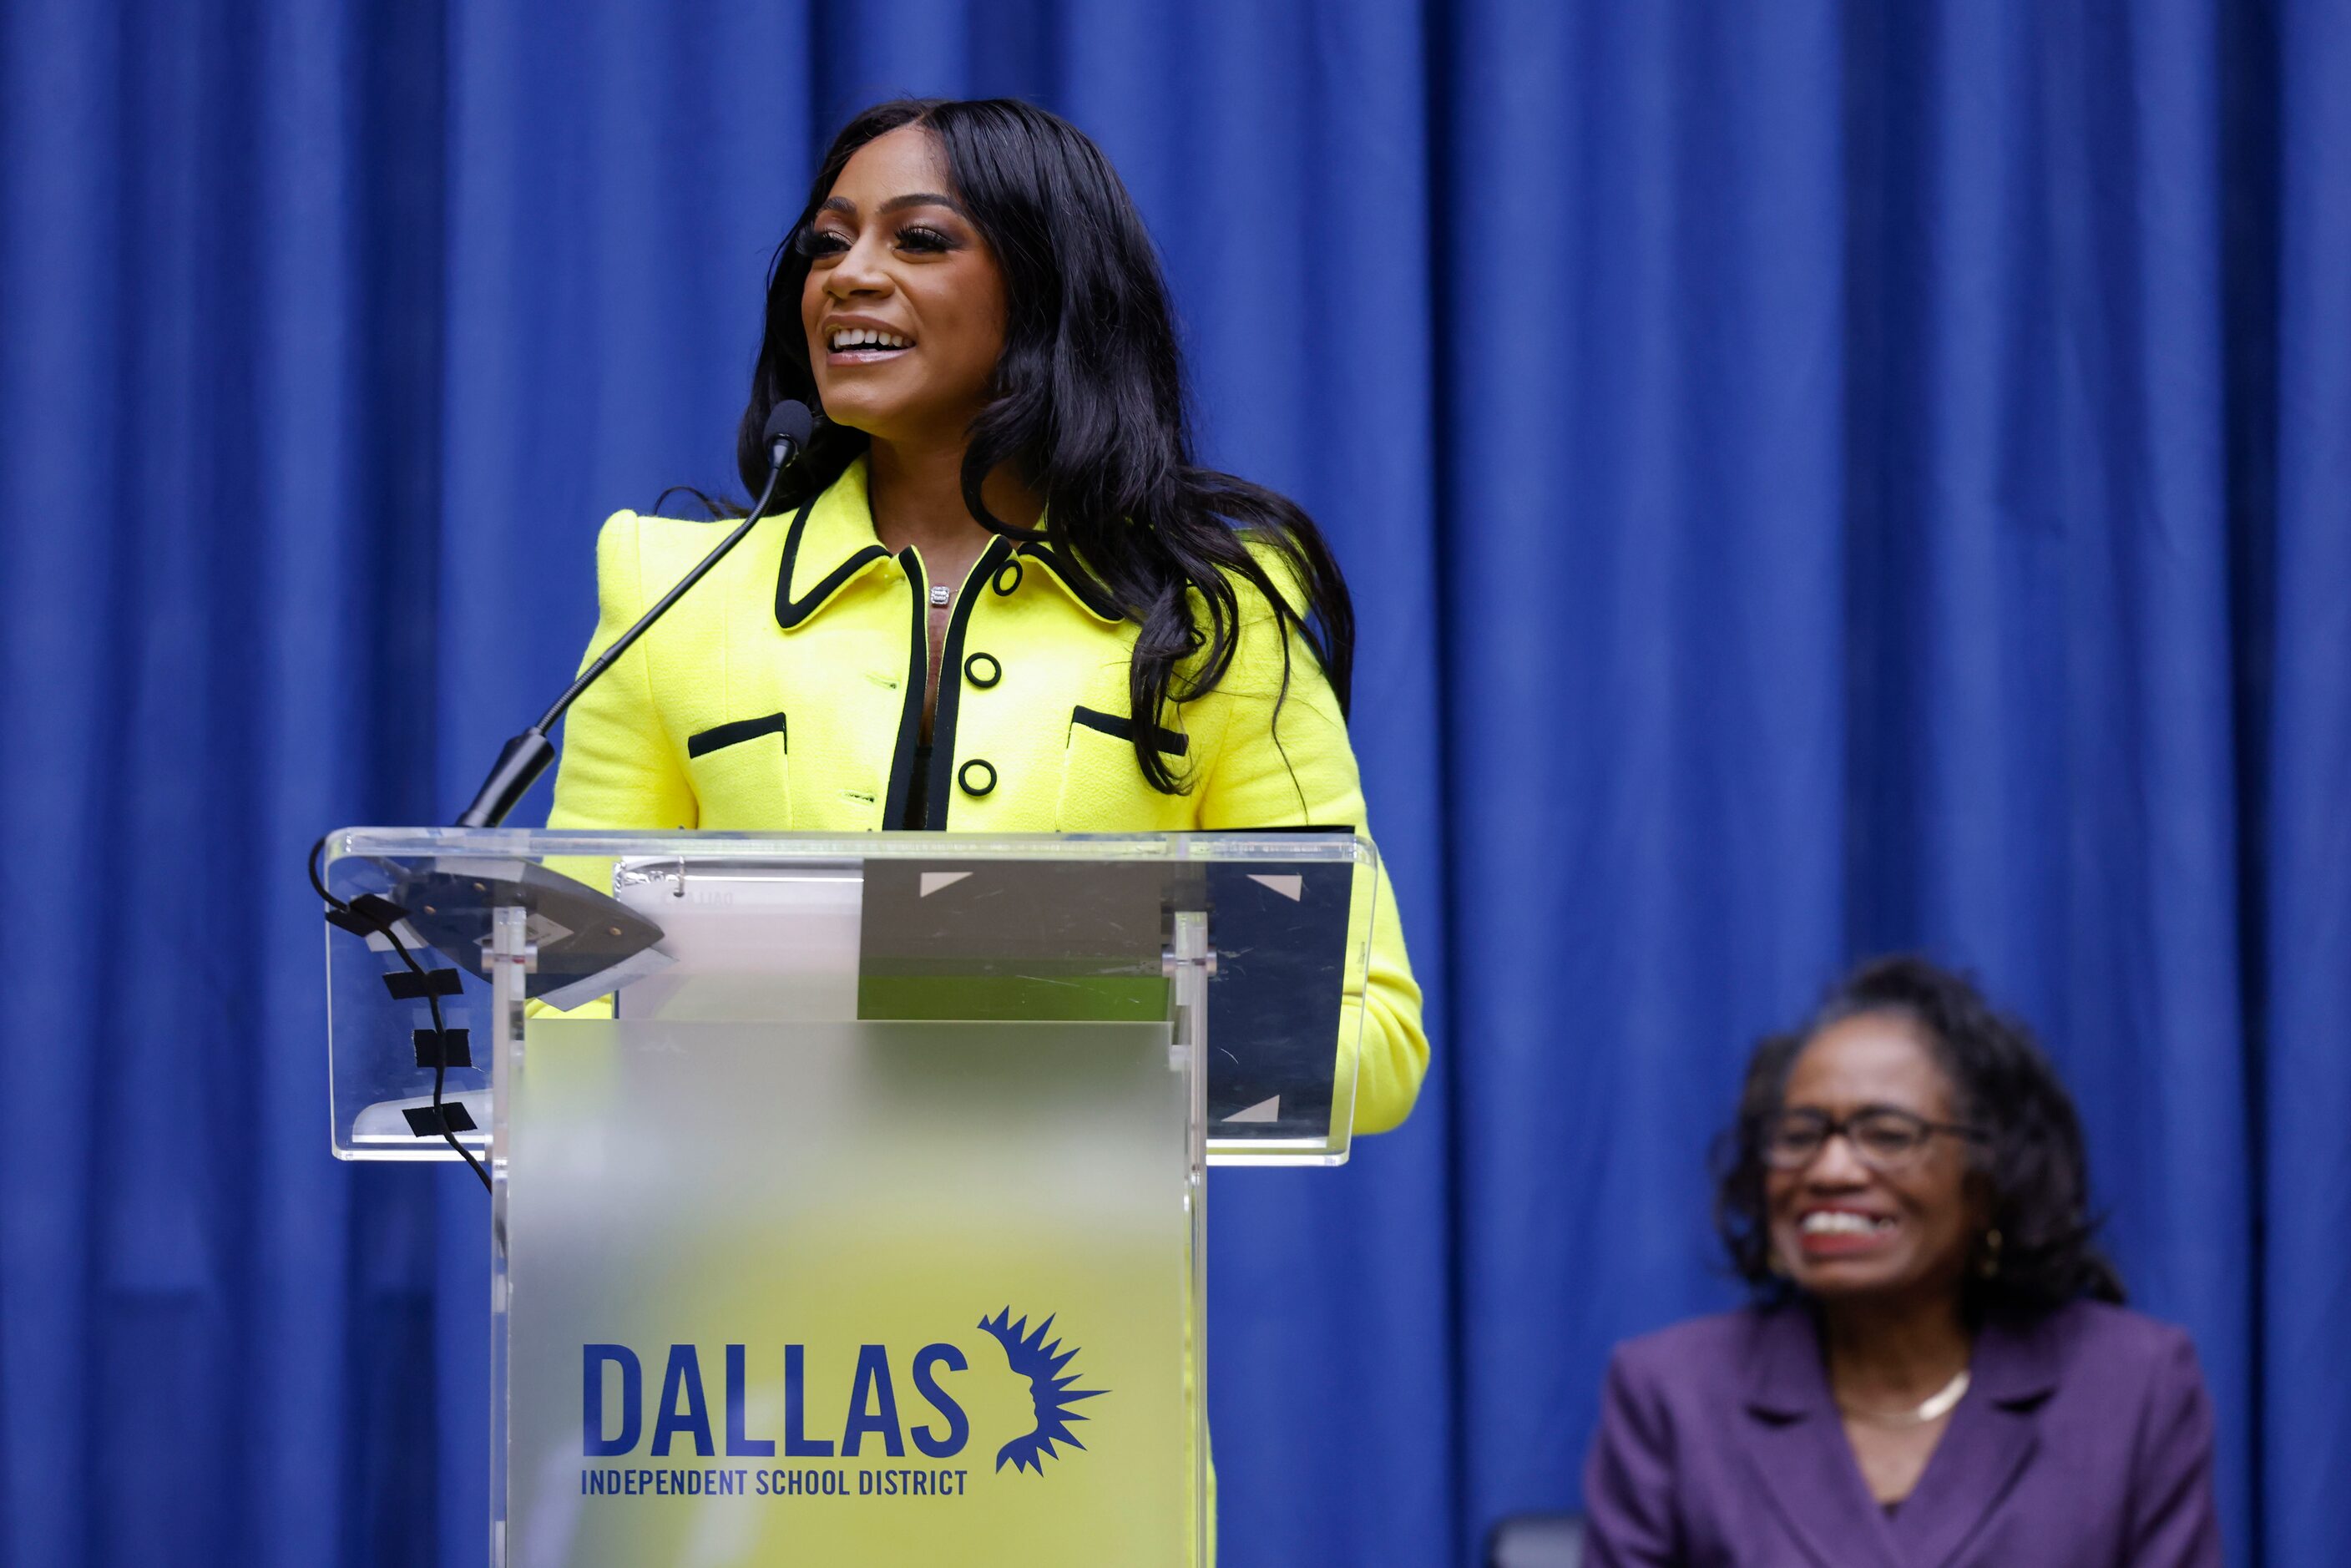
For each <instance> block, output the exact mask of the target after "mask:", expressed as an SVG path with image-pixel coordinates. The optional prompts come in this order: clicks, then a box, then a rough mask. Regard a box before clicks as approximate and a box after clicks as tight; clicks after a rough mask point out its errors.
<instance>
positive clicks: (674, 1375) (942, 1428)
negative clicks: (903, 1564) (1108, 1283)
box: [580, 1306, 1110, 1497]
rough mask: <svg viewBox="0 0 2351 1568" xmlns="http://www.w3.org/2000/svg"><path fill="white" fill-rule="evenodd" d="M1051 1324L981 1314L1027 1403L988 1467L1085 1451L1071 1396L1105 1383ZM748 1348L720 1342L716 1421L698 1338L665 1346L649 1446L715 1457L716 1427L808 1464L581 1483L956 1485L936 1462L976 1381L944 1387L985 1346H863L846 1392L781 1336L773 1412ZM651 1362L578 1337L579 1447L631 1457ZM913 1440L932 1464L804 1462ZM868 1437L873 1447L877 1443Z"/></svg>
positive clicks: (662, 1487)
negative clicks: (902, 1397) (856, 1467)
mask: <svg viewBox="0 0 2351 1568" xmlns="http://www.w3.org/2000/svg"><path fill="white" fill-rule="evenodd" d="M1053 1322H1054V1320H1053V1318H1052V1317H1051V1316H1050V1315H1049V1316H1047V1317H1046V1318H1045V1319H1044V1320H1043V1321H1041V1322H1039V1323H1038V1324H1037V1326H1036V1327H1034V1328H1030V1327H1029V1320H1028V1319H1027V1318H1026V1317H1020V1318H1015V1317H1014V1316H1013V1315H1012V1309H1011V1308H1010V1307H1009V1306H1007V1307H1005V1308H1004V1309H1003V1310H1001V1311H1000V1312H997V1313H996V1314H995V1315H994V1316H992V1317H984V1318H982V1319H980V1320H979V1323H978V1325H977V1326H978V1328H979V1331H980V1332H981V1333H985V1334H986V1335H987V1337H988V1338H989V1339H990V1340H992V1341H994V1342H995V1343H996V1344H997V1345H998V1347H1000V1348H1001V1350H1002V1352H1003V1355H1004V1368H1005V1372H1006V1373H1008V1374H1009V1375H1012V1376H1015V1377H1018V1378H1020V1379H1022V1380H1023V1381H1024V1382H1025V1383H1026V1385H1027V1394H1028V1406H1029V1410H1030V1412H1031V1420H1030V1423H1029V1428H1028V1430H1026V1431H1024V1432H1021V1433H1020V1434H1019V1435H1018V1436H1016V1437H1012V1438H1010V1439H1008V1441H1006V1442H1005V1443H1004V1444H1003V1445H1002V1446H1001V1447H999V1448H998V1449H997V1450H996V1467H995V1468H996V1469H998V1470H999V1471H1000V1470H1002V1469H1004V1467H1005V1466H1006V1465H1008V1464H1009V1465H1010V1466H1011V1467H1012V1468H1013V1469H1014V1470H1015V1471H1022V1470H1026V1471H1029V1472H1031V1473H1033V1474H1036V1475H1040V1476H1041V1475H1043V1474H1044V1473H1045V1461H1046V1460H1047V1459H1059V1458H1065V1457H1066V1456H1064V1455H1063V1454H1062V1453H1061V1448H1064V1447H1066V1448H1078V1449H1083V1448H1085V1444H1083V1443H1082V1442H1080V1441H1079V1440H1078V1437H1077V1434H1076V1433H1075V1432H1074V1431H1073V1430H1071V1425H1072V1423H1074V1422H1079V1421H1082V1420H1084V1419H1085V1418H1086V1416H1085V1413H1084V1412H1083V1411H1081V1410H1079V1409H1077V1408H1075V1406H1077V1405H1078V1404H1079V1403H1080V1402H1081V1401H1083V1400H1088V1399H1099V1398H1101V1397H1102V1396H1103V1395H1105V1394H1107V1393H1108V1392H1110V1391H1109V1390H1108V1389H1103V1388H1081V1387H1079V1386H1078V1384H1079V1382H1080V1380H1081V1376H1082V1375H1081V1373H1079V1372H1077V1371H1076V1370H1074V1369H1073V1368H1072V1365H1071V1364H1072V1363H1073V1362H1074V1361H1075V1360H1076V1359H1077V1356H1078V1353H1079V1349H1080V1347H1078V1346H1076V1345H1071V1346H1069V1347H1068V1348H1067V1349H1064V1348H1063V1346H1062V1342H1061V1340H1060V1339H1057V1338H1054V1337H1052V1329H1053ZM752 1348H753V1347H750V1346H747V1345H741V1344H730V1345H726V1346H725V1347H724V1348H723V1351H722V1353H721V1354H722V1356H723V1361H724V1364H725V1367H726V1386H725V1398H724V1400H723V1402H722V1404H721V1406H720V1410H719V1412H718V1414H719V1416H720V1418H721V1423H723V1425H718V1424H714V1423H713V1421H712V1419H711V1415H712V1412H711V1400H710V1399H709V1397H708V1396H707V1394H706V1393H705V1386H704V1381H703V1360H702V1347H700V1346H698V1345H691V1344H673V1345H669V1346H667V1347H666V1353H665V1355H664V1357H663V1362H662V1365H663V1370H662V1375H661V1388H660V1394H659V1396H658V1398H657V1400H656V1402H655V1404H654V1407H653V1421H652V1422H651V1423H650V1425H651V1427H652V1434H651V1441H650V1442H649V1443H647V1444H646V1457H647V1458H654V1459H667V1458H672V1457H673V1455H674V1454H675V1455H677V1456H678V1457H683V1455H684V1452H686V1451H688V1450H687V1449H686V1445H688V1444H691V1445H692V1447H691V1450H690V1451H691V1452H692V1453H693V1454H694V1455H695V1457H696V1458H705V1459H707V1458H717V1457H718V1454H719V1448H720V1433H721V1432H723V1434H724V1444H725V1455H726V1458H758V1459H772V1458H776V1457H777V1456H778V1454H779V1453H780V1455H781V1457H782V1458H784V1459H786V1460H797V1461H802V1463H801V1464H800V1465H799V1466H798V1467H796V1468H793V1469H756V1470H755V1469H690V1470H675V1469H662V1470H656V1469H647V1468H634V1469H632V1468H630V1467H628V1466H626V1465H620V1466H611V1467H600V1468H597V1469H589V1470H585V1471H583V1472H582V1473H581V1476H580V1490H581V1491H582V1492H583V1493H586V1494H588V1495H590V1496H599V1495H613V1494H620V1495H627V1496H635V1495H639V1494H641V1493H653V1494H656V1495H677V1494H681V1493H683V1494H685V1495H703V1496H712V1495H717V1496H724V1495H733V1494H737V1493H750V1494H753V1495H758V1496H794V1497H797V1496H803V1495H806V1496H826V1495H829V1496H848V1495H852V1492H853V1493H854V1494H855V1495H859V1496H898V1495H933V1496H958V1497H959V1496H962V1495H964V1491H965V1483H966V1479H967V1472H966V1471H964V1470H960V1469H942V1468H938V1466H937V1462H938V1461H942V1460H949V1459H953V1458H956V1457H957V1456H959V1455H960V1454H961V1453H962V1452H963V1450H964V1448H965V1446H966V1445H967V1443H968V1442H969V1441H970V1438H971V1419H970V1416H969V1415H968V1414H967V1411H966V1409H965V1401H966V1400H967V1399H969V1398H970V1397H971V1395H972V1393H975V1392H977V1390H976V1389H971V1388H969V1386H968V1385H965V1387H966V1389H967V1391H966V1392H965V1394H964V1397H963V1398H961V1399H959V1398H957V1397H956V1387H955V1386H951V1385H950V1384H951V1380H952V1381H953V1382H954V1383H955V1384H961V1382H962V1377H963V1376H964V1375H985V1374H987V1372H988V1369H989V1364H991V1363H992V1362H993V1360H994V1357H993V1355H990V1354H977V1353H975V1354H972V1355H968V1356H967V1354H965V1352H964V1349H963V1348H962V1347H961V1346H958V1345H956V1344H954V1343H949V1342H946V1341H940V1342H937V1343H931V1344H926V1345H924V1346H923V1347H921V1348H920V1349H919V1350H916V1351H915V1352H914V1354H913V1355H911V1356H908V1357H904V1358H903V1359H902V1358H900V1357H899V1356H897V1355H895V1354H893V1353H892V1350H891V1348H890V1347H889V1346H888V1345H882V1344H865V1345H860V1346H859V1347H858V1350H857V1363H856V1369H855V1371H854V1372H853V1373H852V1374H851V1375H850V1380H849V1385H848V1387H847V1389H846V1390H845V1397H836V1398H826V1397H824V1391H823V1390H822V1389H820V1388H812V1387H811V1386H810V1380H809V1377H808V1353H807V1347H806V1346H805V1345H799V1344H787V1345H785V1346H783V1347H782V1355H781V1358H780V1359H781V1362H782V1367H781V1370H782V1374H783V1376H782V1379H781V1394H782V1399H781V1409H780V1411H778V1409H777V1408H776V1403H775V1399H774V1393H773V1392H772V1390H773V1387H774V1385H773V1384H772V1383H770V1385H769V1390H768V1391H767V1392H765V1394H764V1397H758V1396H755V1390H754V1386H753V1385H752V1382H751V1371H752V1364H753V1356H752V1354H751V1351H752ZM648 1359H651V1358H649V1357H640V1356H639V1355H638V1354H637V1353H636V1352H635V1351H634V1350H633V1349H632V1348H631V1347H629V1346H627V1345H624V1344H587V1345H582V1346H581V1347H580V1452H581V1454H582V1456H583V1457H585V1458H591V1459H621V1458H628V1457H633V1456H634V1455H635V1454H636V1452H637V1448H638V1445H639V1443H640V1442H641V1441H643V1439H644V1437H645V1428H646V1427H647V1425H648V1423H647V1422H646V1421H645V1419H644V1415H645V1410H644V1392H645V1388H646V1385H647V1380H646V1378H645V1376H644V1364H645V1361H646V1360H648ZM762 1359H764V1358H762ZM770 1365H771V1366H772V1365H773V1364H772V1363H770ZM902 1366H903V1367H904V1369H905V1370H904V1375H903V1376H902V1375H900V1373H899V1371H898V1369H899V1368H900V1367H902ZM901 1389H904V1390H906V1391H907V1392H908V1395H909V1400H908V1405H907V1408H906V1416H905V1417H904V1418H902V1416H901V1414H900V1401H899V1393H900V1390H901ZM609 1395H617V1398H609V1397H608V1396H609ZM915 1401H919V1402H920V1403H919V1404H916V1403H914V1402H915ZM925 1406H927V1408H925ZM835 1411H838V1412H840V1416H839V1418H838V1419H837V1420H835V1419H832V1418H830V1417H831V1413H832V1412H835ZM778 1417H780V1420H778ZM778 1426H780V1428H781V1430H780V1432H779V1433H778V1434H777V1435H774V1436H770V1435H768V1434H769V1433H774V1432H776V1428H777V1427H778ZM754 1427H766V1428H767V1430H766V1431H755V1430H754ZM835 1434H838V1436H835ZM910 1440H911V1442H912V1443H913V1445H914V1448H915V1449H916V1450H918V1451H919V1453H920V1454H921V1456H922V1457H923V1458H925V1459H927V1460H930V1461H932V1462H933V1463H932V1465H930V1466H928V1467H925V1468H921V1469H911V1470H907V1469H882V1470H878V1471H876V1470H870V1469H869V1470H860V1471H857V1472H854V1474H855V1477H856V1479H855V1480H854V1482H853V1483H852V1479H851V1476H852V1471H851V1470H850V1469H849V1468H848V1467H845V1466H841V1465H839V1464H837V1463H836V1464H831V1465H820V1466H811V1465H809V1464H807V1463H806V1461H810V1460H819V1461H822V1460H838V1459H862V1460H865V1461H867V1462H869V1463H870V1462H872V1461H873V1460H875V1459H878V1458H881V1457H882V1455H887V1456H888V1457H889V1458H905V1457H906V1449H907V1444H908V1442H909V1441H910ZM876 1444H878V1445H879V1447H880V1449H881V1454H875V1453H873V1452H872V1448H873V1446H874V1445H876Z"/></svg>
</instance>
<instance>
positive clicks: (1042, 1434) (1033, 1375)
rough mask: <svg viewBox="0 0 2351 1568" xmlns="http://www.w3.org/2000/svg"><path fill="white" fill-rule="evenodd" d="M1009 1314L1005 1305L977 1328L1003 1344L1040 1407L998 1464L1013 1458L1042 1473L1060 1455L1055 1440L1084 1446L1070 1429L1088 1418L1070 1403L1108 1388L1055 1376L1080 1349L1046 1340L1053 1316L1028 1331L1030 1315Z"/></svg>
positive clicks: (1000, 1455) (999, 1455) (1072, 1377)
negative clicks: (1030, 1425) (1076, 1385)
mask: <svg viewBox="0 0 2351 1568" xmlns="http://www.w3.org/2000/svg"><path fill="white" fill-rule="evenodd" d="M1011 1318H1012V1309H1011V1308H1010V1307H1007V1308H1005V1309H1004V1310H1003V1311H1002V1312H998V1313H997V1314H996V1315H995V1316H994V1317H992V1318H982V1319H980V1320H979V1326H980V1327H981V1328H982V1329H984V1330H985V1331H987V1334H988V1335H989V1337H990V1338H992V1339H994V1340H995V1341H996V1343H998V1344H1000V1345H1002V1346H1003V1347H1004V1359H1005V1362H1006V1364H1008V1365H1009V1366H1010V1367H1011V1368H1012V1370H1013V1371H1015V1372H1017V1373H1019V1375H1021V1376H1023V1377H1025V1378H1027V1379H1028V1380H1029V1398H1031V1399H1033V1400H1034V1401H1036V1405H1037V1425H1036V1427H1034V1428H1033V1429H1032V1430H1030V1431H1029V1432H1028V1433H1026V1434H1024V1435H1022V1436H1020V1437H1015V1438H1013V1439H1012V1441H1010V1442H1008V1443H1007V1444H1005V1445H1004V1447H1002V1448H998V1449H997V1450H996V1468H997V1469H999V1470H1000V1469H1003V1468H1004V1462H1005V1461H1006V1460H1007V1459H1009V1460H1011V1461H1012V1468H1013V1469H1016V1470H1023V1469H1034V1470H1035V1471H1036V1472H1037V1473H1038V1474H1039V1475H1040V1476H1041V1475H1043V1474H1044V1473H1045V1461H1046V1460H1047V1459H1057V1458H1061V1456H1060V1455H1059V1454H1057V1453H1055V1452H1054V1451H1053V1445H1054V1444H1056V1443H1067V1444H1068V1445H1070V1447H1071V1448H1084V1447H1085V1445H1084V1444H1083V1443H1081V1442H1079V1441H1078V1438H1077V1434H1076V1433H1074V1432H1072V1431H1071V1430H1070V1423H1071V1422H1072V1421H1082V1420H1084V1419H1085V1416H1082V1415H1081V1414H1080V1413H1079V1412H1077V1411H1075V1410H1072V1409H1071V1408H1070V1406H1072V1405H1075V1404H1076V1403H1077V1402H1078V1401H1079V1400H1081V1399H1098V1398H1100V1397H1101V1396H1102V1395H1104V1394H1106V1393H1108V1392H1110V1391H1109V1390H1108V1389H1105V1388H1074V1387H1071V1385H1072V1384H1074V1383H1076V1382H1077V1380H1078V1378H1077V1375H1076V1374H1075V1373H1071V1375H1069V1376H1067V1377H1061V1376H1056V1374H1057V1373H1059V1372H1060V1371H1061V1368H1063V1367H1064V1366H1067V1365H1068V1364H1070V1362H1071V1358H1073V1357H1074V1356H1076V1354H1078V1350H1077V1347H1076V1346H1075V1345H1072V1346H1071V1347H1070V1348H1069V1349H1068V1350H1063V1349H1062V1348H1061V1341H1060V1340H1054V1341H1053V1342H1051V1343H1046V1340H1045V1333H1046V1331H1047V1330H1048V1329H1050V1328H1051V1327H1052V1326H1053V1320H1052V1319H1050V1318H1047V1319H1046V1320H1045V1321H1044V1322H1041V1323H1039V1324H1038V1325H1037V1327H1036V1328H1035V1329H1034V1330H1033V1331H1029V1320H1028V1319H1027V1318H1022V1319H1021V1320H1020V1321H1019V1322H1011ZM1024 1331H1029V1332H1024Z"/></svg>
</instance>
